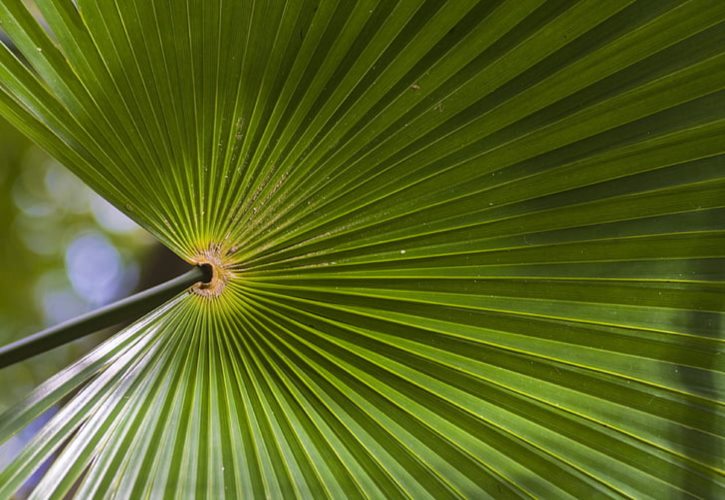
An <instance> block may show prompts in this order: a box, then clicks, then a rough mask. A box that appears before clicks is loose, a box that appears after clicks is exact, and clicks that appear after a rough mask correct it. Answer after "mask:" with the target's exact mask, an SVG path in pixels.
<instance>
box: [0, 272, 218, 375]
mask: <svg viewBox="0 0 725 500" xmlns="http://www.w3.org/2000/svg"><path fill="white" fill-rule="evenodd" d="M211 272H212V271H211V268H210V266H195V267H194V268H193V269H191V270H190V271H188V272H186V273H184V274H182V275H181V276H177V277H176V278H173V279H171V280H169V281H167V282H166V283H162V284H160V285H157V286H155V287H152V288H149V289H148V290H144V291H142V292H139V293H137V294H135V295H131V296H130V297H126V298H125V299H121V300H119V301H117V302H114V303H113V304H109V305H107V306H104V307H101V308H99V309H96V310H95V311H91V312H89V313H87V314H84V315H82V316H78V317H77V318H74V319H71V320H68V321H64V322H63V323H60V324H58V325H55V326H52V327H50V328H46V329H45V330H42V331H40V332H38V333H36V334H33V335H30V336H28V337H25V338H24V339H21V340H18V341H17V342H13V343H12V344H8V345H6V346H3V347H0V369H2V368H5V367H7V366H10V365H12V364H15V363H19V362H21V361H24V360H26V359H28V358H30V357H32V356H35V355H37V354H41V353H43V352H45V351H49V350H51V349H53V348H55V347H58V346H61V345H63V344H67V343H68V342H71V341H73V340H76V339H79V338H81V337H84V336H86V335H89V334H91V333H94V332H97V331H98V330H102V329H103V328H107V327H109V326H113V325H115V324H117V323H120V322H122V321H125V320H135V319H138V318H139V317H141V316H143V315H144V314H146V313H148V312H150V311H151V310H153V309H154V308H155V307H157V306H159V305H161V304H163V303H164V302H166V301H167V300H169V299H170V298H171V297H173V296H174V295H176V294H178V293H179V292H181V291H183V290H185V289H186V288H188V287H190V286H191V285H193V284H194V283H197V282H203V283H208V282H209V281H210V280H211V277H212V276H211Z"/></svg>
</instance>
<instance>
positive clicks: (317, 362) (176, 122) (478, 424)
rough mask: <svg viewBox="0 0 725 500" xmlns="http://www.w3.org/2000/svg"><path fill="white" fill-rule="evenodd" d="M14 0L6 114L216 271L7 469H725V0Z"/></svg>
mask: <svg viewBox="0 0 725 500" xmlns="http://www.w3.org/2000/svg"><path fill="white" fill-rule="evenodd" d="M38 7H39V11H40V15H42V23H41V22H39V21H38V20H37V19H36V18H34V17H33V16H32V15H31V14H30V13H29V12H28V11H27V10H26V9H25V7H24V6H23V2H22V1H21V0H2V2H0V22H1V23H2V26H1V27H2V29H3V30H5V31H6V32H7V33H8V35H9V36H10V37H11V38H12V40H13V41H14V43H15V44H16V46H17V48H18V49H19V51H20V52H21V53H22V57H23V60H22V61H21V60H20V59H16V57H15V56H14V55H13V54H12V53H11V52H10V51H9V50H5V49H4V48H2V49H1V50H0V113H1V114H2V115H3V116H4V117H5V118H7V119H8V120H10V121H11V122H12V123H13V124H14V125H15V126H16V127H17V128H19V129H20V130H21V131H23V132H24V133H25V134H27V135H28V136H29V137H31V138H32V139H34V140H35V141H36V142H37V143H38V144H39V145H40V146H42V147H43V148H44V149H46V150H47V151H49V152H50V153H51V154H53V155H54V156H56V157H57V158H58V159H59V160H60V161H62V162H63V163H64V164H65V165H66V166H67V167H68V168H69V169H71V170H72V171H73V172H74V173H75V174H77V175H78V176H80V177H81V178H82V179H83V180H84V181H85V182H87V183H88V185H90V186H91V187H93V188H94V189H95V190H97V191H98V192H99V193H101V194H102V195H103V196H104V197H106V198H107V199H108V200H110V201H111V202H112V203H113V204H114V205H116V206H117V207H118V208H120V209H121V210H123V211H124V212H125V213H126V214H128V215H129V216H130V217H132V218H133V219H135V220H136V221H138V222H139V223H140V224H142V225H143V226H144V227H145V228H146V229H148V230H149V231H150V232H151V233H153V234H154V235H155V236H156V237H157V238H158V239H159V240H160V241H161V242H162V243H164V244H165V245H167V246H168V247H169V248H170V249H172V250H173V251H174V252H176V253H177V254H178V255H180V256H181V257H183V258H184V259H186V260H188V261H189V262H190V263H209V264H211V265H212V266H213V267H214V271H215V278H214V281H213V282H212V283H210V284H209V285H207V286H204V287H196V288H195V289H192V290H190V291H189V292H186V293H184V294H182V295H180V296H177V297H176V298H174V299H173V300H171V301H170V302H168V303H166V304H165V305H164V306H162V307H161V308H160V309H158V310H156V311H155V312H153V313H151V314H150V315H148V316H147V317H145V318H143V319H142V320H140V321H139V322H137V323H136V324H134V325H133V326H131V327H129V328H127V329H126V330H124V331H123V332H122V333H120V334H118V335H117V336H115V337H113V338H112V339H111V340H109V341H107V342H106V343H105V344H102V345H101V346H100V347H99V348H97V349H96V350H94V351H93V352H91V353H90V354H89V355H88V356H86V357H85V358H84V359H82V360H81V361H79V362H77V363H76V364H74V365H72V366H70V367H68V368H67V369H65V370H64V371H62V372H61V373H59V374H58V375H57V376H55V377H54V378H52V379H51V380H49V381H47V383H45V384H44V385H42V386H41V387H40V388H38V390H37V391H35V392H34V393H32V394H31V395H29V396H28V398H27V400H25V401H24V402H22V403H21V404H19V405H18V406H17V407H16V408H14V409H11V410H10V411H9V412H8V413H6V414H5V415H3V416H2V417H1V418H0V441H4V440H7V439H9V438H10V437H12V436H13V435H15V434H16V433H17V432H18V431H20V430H21V429H23V428H24V427H25V426H26V425H28V424H29V423H30V422H32V421H33V420H34V419H36V418H37V417H38V416H39V415H41V414H43V413H44V412H45V411H46V410H48V409H49V408H51V407H57V408H58V411H57V412H56V413H55V414H54V416H53V417H52V418H51V419H50V420H49V421H48V422H47V423H46V424H45V425H44V426H43V427H42V429H41V430H40V432H39V433H38V434H37V436H36V437H35V438H33V439H32V441H31V442H29V443H28V444H27V446H26V447H25V449H24V450H23V451H22V452H21V453H20V454H19V455H18V456H17V457H16V458H15V459H14V460H13V461H12V462H11V463H10V464H9V465H7V466H6V467H5V469H4V470H3V471H1V472H0V498H6V497H8V496H9V495H12V494H13V493H14V492H15V491H17V490H18V489H19V488H20V487H21V486H22V485H23V484H26V481H27V480H28V479H29V478H30V477H31V476H33V474H34V473H35V472H36V471H37V470H39V468H40V467H41V466H42V465H43V464H48V467H47V470H46V471H45V473H44V474H43V475H42V476H41V477H40V478H39V479H38V478H37V476H36V480H35V482H34V483H32V486H33V487H34V489H33V492H32V496H33V497H35V498H41V499H46V498H64V497H65V495H66V494H68V493H73V494H75V495H76V496H77V497H78V498H84V499H85V498H94V497H102V498H107V497H108V496H117V497H119V498H144V497H147V496H152V497H155V496H164V495H170V496H171V495H176V496H179V497H193V496H196V497H208V498H222V497H224V496H227V497H243V498H250V497H258V498H264V497H268V498H281V497H285V498H293V497H300V498H325V497H327V498H343V497H352V498H355V497H370V498H404V497H412V498H416V499H417V498H426V497H435V498H449V497H468V498H483V497H486V496H491V497H508V496H524V497H527V496H534V497H547V498H565V497H579V498H591V497H593V496H615V497H616V496H634V497H647V496H652V497H655V498H666V497H671V496H675V497H677V496H680V495H684V496H687V495H692V496H699V497H710V498H715V497H722V496H723V495H725V479H724V478H723V466H724V465H725V464H724V461H725V460H724V459H723V457H724V456H725V455H724V454H723V434H724V432H723V431H724V430H725V427H724V426H723V423H724V419H725V414H724V413H723V399H724V398H723V388H724V387H725V385H724V383H723V368H724V366H723V356H721V353H722V349H723V336H724V332H725V156H723V153H724V152H725V151H724V150H725V141H723V137H725V92H724V89H725V24H724V22H725V2H718V1H711V0H702V1H699V0H693V1H689V2H682V1H679V0H677V1H669V0H653V1H646V0H645V1H627V0H611V1H606V2H603V1H600V0H583V1H579V2H574V1H558V0H554V1H543V0H510V1H493V0H486V1H481V2H475V1H469V0H456V1H450V2H442V1H402V0H401V1H393V0H378V1H374V0H361V1H358V2H334V1H324V2H314V1H307V0H305V1H302V0H290V1H287V2H281V1H271V0H269V1H264V0H262V1H259V0H258V1H254V2H252V1H231V0H186V1H182V0H160V1H149V0H124V1H111V0H78V1H77V2H70V1H68V0H43V1H39V2H38Z"/></svg>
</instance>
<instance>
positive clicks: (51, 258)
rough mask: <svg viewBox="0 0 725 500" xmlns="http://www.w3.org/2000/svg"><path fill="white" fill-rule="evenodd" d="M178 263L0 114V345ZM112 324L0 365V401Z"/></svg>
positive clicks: (157, 277)
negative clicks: (84, 335) (15, 363)
mask: <svg viewBox="0 0 725 500" xmlns="http://www.w3.org/2000/svg"><path fill="white" fill-rule="evenodd" d="M185 269H186V264H184V263H183V262H181V261H180V260H179V259H177V258H176V257H175V256H174V255H173V254H171V253H170V252H168V251H166V250H165V249H164V248H163V247H161V246H159V245H158V244H156V243H155V241H154V239H153V238H152V237H151V236H150V235H149V234H148V233H147V232H146V231H144V230H143V229H141V228H140V227H139V226H137V225H136V224H135V223H134V222H133V221H131V220H130V219H128V218H127V217H126V216H124V215H123V214H121V213H120V212H119V211H118V210H116V209H115V208H114V207H113V206H111V205H110V204H109V203H108V202H106V201H105V200H104V199H103V198H101V197H100V196H98V195H96V194H95V193H94V192H93V191H91V190H90V189H89V188H87V187H86V186H85V185H84V184H83V183H82V182H81V181H80V180H79V179H78V178H77V177H75V176H74V175H73V174H71V173H70V172H69V171H68V170H67V169H65V167H63V166H62V165H60V164H59V163H58V162H56V161H55V160H53V159H52V158H50V157H49V156H48V155H47V154H45V153H44V152H43V151H42V150H40V149H39V148H37V147H36V146H34V145H33V144H32V143H31V142H30V141H28V140H27V139H25V138H24V137H23V136H22V135H20V134H19V133H18V132H17V131H15V130H13V129H12V128H11V127H10V126H9V125H8V124H7V123H5V122H2V121H0V283H2V288H1V289H0V345H4V344H7V343H9V342H12V341H14V340H17V339H19V338H21V337H23V336H25V335H29V334H32V333H34V332H36V331H38V330H40V329H42V328H44V327H46V326H50V325H53V324H56V323H58V322H61V321H63V320H66V319H68V318H71V317H74V316H77V315H79V314H82V313H84V312H87V311H90V310H92V309H94V308H96V307H99V306H101V305H104V304H107V303H109V302H112V301H114V300H117V299H119V298H122V297H125V296H127V295H129V294H131V293H133V292H134V291H136V290H138V289H141V288H147V287H148V286H152V285H153V284H156V283H158V282H160V281H163V280H166V279H168V278H170V277H172V276H175V275H177V274H179V273H180V272H183V270H185ZM110 333H112V332H99V333H98V334H94V335H92V336H91V337H88V338H85V339H81V340H78V341H76V342H73V343H71V344H69V345H67V346H64V347H60V348H57V349H55V350H53V351H51V352H48V353H46V354H42V355H40V356H37V357H36V358H34V359H31V360H28V361H27V362H24V363H19V364H18V365H15V366H11V367H8V368H5V369H3V370H2V372H1V373H0V380H1V381H2V385H3V389H2V390H0V411H3V410H4V409H6V408H7V407H8V406H10V405H12V404H13V403H14V402H17V401H18V400H20V399H21V398H22V397H24V396H26V395H27V394H28V393H29V392H30V391H31V390H32V388H33V387H35V386H36V385H38V384H39V383H40V382H42V381H43V380H45V379H47V378H48V377H50V376H52V375H53V374H54V373H56V372H58V371H59V370H60V369H62V368H63V367H65V366H67V365H68V364H69V363H71V362H72V361H73V360H75V359H77V358H79V357H80V356H82V355H83V354H85V353H87V352H88V351H89V350H90V349H91V348H92V346H93V345H95V344H96V343H98V342H99V341H101V340H102V339H103V338H104V337H106V336H108V335H109V334H110Z"/></svg>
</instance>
